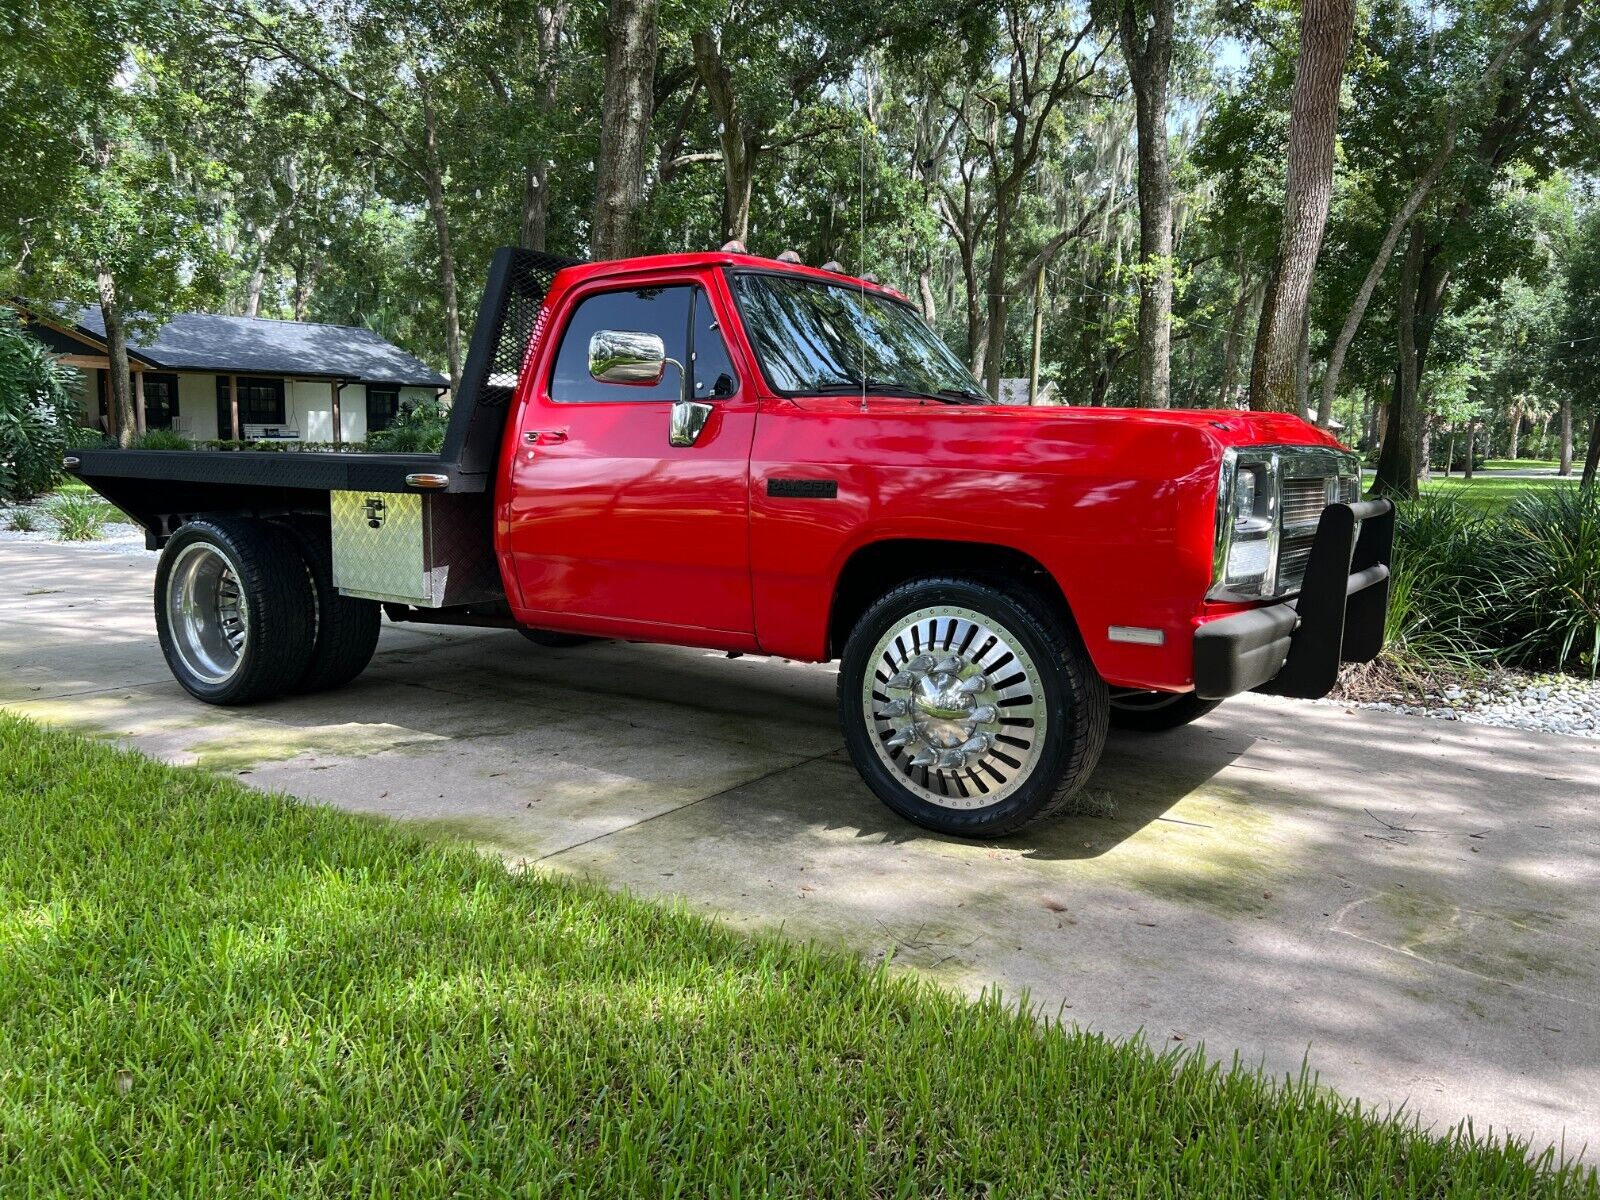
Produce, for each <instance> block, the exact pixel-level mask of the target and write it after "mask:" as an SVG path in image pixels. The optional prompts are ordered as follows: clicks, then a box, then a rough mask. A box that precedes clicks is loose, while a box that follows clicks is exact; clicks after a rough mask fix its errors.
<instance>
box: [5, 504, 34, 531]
mask: <svg viewBox="0 0 1600 1200" xmlns="http://www.w3.org/2000/svg"><path fill="white" fill-rule="evenodd" d="M6 528H7V529H9V530H11V532H13V533H32V532H33V531H34V530H35V529H37V528H39V518H38V517H37V516H35V515H34V512H33V509H31V508H14V509H12V510H11V515H10V516H8V517H7V518H6Z"/></svg>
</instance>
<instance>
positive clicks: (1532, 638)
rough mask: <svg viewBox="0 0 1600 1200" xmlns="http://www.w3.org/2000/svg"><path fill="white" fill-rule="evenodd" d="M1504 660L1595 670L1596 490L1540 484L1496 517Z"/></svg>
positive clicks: (1599, 595)
mask: <svg viewBox="0 0 1600 1200" xmlns="http://www.w3.org/2000/svg"><path fill="white" fill-rule="evenodd" d="M1499 524H1500V525H1501V527H1502V529H1501V537H1500V539H1498V540H1499V543H1500V544H1499V545H1498V547H1497V553H1496V557H1497V558H1498V560H1499V571H1498V579H1499V583H1500V591H1499V595H1498V597H1497V599H1498V600H1499V605H1500V607H1501V609H1502V619H1503V622H1504V627H1505V631H1506V632H1505V637H1506V639H1507V646H1506V658H1507V661H1510V662H1514V663H1519V664H1526V665H1530V666H1548V667H1554V668H1556V669H1558V670H1570V671H1585V672H1587V674H1588V675H1589V676H1590V677H1591V678H1593V677H1594V676H1595V675H1596V674H1597V673H1600V490H1596V489H1594V488H1589V489H1579V488H1542V489H1540V490H1538V491H1534V492H1529V493H1527V494H1526V495H1523V496H1519V497H1518V498H1517V499H1516V500H1515V501H1513V502H1512V503H1511V505H1510V506H1509V507H1507V508H1506V510H1505V512H1504V513H1503V514H1502V515H1501V517H1500V518H1499Z"/></svg>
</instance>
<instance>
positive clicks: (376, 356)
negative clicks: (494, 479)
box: [77, 305, 450, 388]
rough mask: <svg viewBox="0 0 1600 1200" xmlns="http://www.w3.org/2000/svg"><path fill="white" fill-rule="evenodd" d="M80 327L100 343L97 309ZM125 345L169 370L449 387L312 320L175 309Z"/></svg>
mask: <svg viewBox="0 0 1600 1200" xmlns="http://www.w3.org/2000/svg"><path fill="white" fill-rule="evenodd" d="M77 325H78V328H79V330H80V331H81V332H83V333H86V334H88V335H89V336H91V337H93V338H94V339H95V340H96V341H101V342H103V341H104V340H105V336H106V326H105V321H104V320H103V319H102V318H101V316H100V306H99V305H91V306H90V307H89V308H86V309H84V310H83V311H82V312H81V313H79V314H78V319H77ZM128 349H129V350H130V351H132V352H133V353H135V354H136V355H137V356H138V357H139V358H141V359H143V360H144V361H145V362H148V363H149V364H150V365H151V366H155V367H164V368H166V369H167V370H170V371H216V372H219V373H221V374H225V375H226V374H240V375H246V374H248V375H300V376H305V375H318V376H325V377H327V378H329V379H348V380H350V381H351V382H355V383H393V384H408V385H411V386H414V387H434V388H442V387H449V386H450V381H449V380H448V379H446V378H445V377H444V376H443V375H441V374H439V372H437V371H435V370H434V369H433V368H432V367H430V366H428V364H427V363H425V362H423V361H422V360H421V359H418V358H415V357H413V356H412V355H410V354H407V353H406V352H405V351H404V350H402V349H400V347H398V346H395V345H393V344H391V343H389V342H386V341H384V339H383V338H381V337H379V336H378V335H377V334H375V333H373V332H372V330H370V329H359V328H356V327H355V326H352V325H312V324H310V323H308V322H305V321H273V320H268V319H267V318H265V317H223V316H214V315H212V314H210V313H177V314H175V315H174V316H173V318H172V320H170V321H168V322H167V323H166V324H165V325H163V326H162V327H161V328H160V329H159V330H158V331H157V332H156V334H155V337H154V338H153V339H150V338H142V339H141V338H132V337H130V338H129V339H128Z"/></svg>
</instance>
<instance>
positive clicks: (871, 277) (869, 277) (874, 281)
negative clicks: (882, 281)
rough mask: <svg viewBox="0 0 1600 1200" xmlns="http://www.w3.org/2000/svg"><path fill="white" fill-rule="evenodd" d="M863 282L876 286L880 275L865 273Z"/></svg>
mask: <svg viewBox="0 0 1600 1200" xmlns="http://www.w3.org/2000/svg"><path fill="white" fill-rule="evenodd" d="M861 282H862V283H870V284H872V285H873V286H874V287H876V286H877V283H878V277H877V276H876V275H863V276H862V277H861Z"/></svg>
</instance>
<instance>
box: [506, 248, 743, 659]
mask: <svg viewBox="0 0 1600 1200" xmlns="http://www.w3.org/2000/svg"><path fill="white" fill-rule="evenodd" d="M720 288H721V280H720V279H718V278H717V277H715V276H714V275H707V276H703V277H702V276H686V277H682V278H671V277H669V278H662V277H660V276H651V277H649V278H648V279H647V280H639V281H635V282H619V280H618V279H616V278H609V279H604V280H595V281H593V282H592V283H591V284H589V285H588V286H587V287H584V288H582V289H581V290H580V291H578V292H577V293H575V294H574V295H573V296H572V297H571V298H570V299H569V300H567V302H566V303H565V304H563V305H562V309H563V311H564V312H565V313H566V314H567V319H566V322H565V325H564V326H562V327H560V328H558V329H557V330H556V331H555V334H556V337H557V338H558V339H559V340H558V343H557V345H556V350H555V354H554V356H553V359H552V358H550V357H546V358H545V359H544V361H543V363H542V364H541V367H540V370H539V372H538V374H537V375H536V376H535V379H534V383H533V385H532V393H531V395H530V396H529V398H528V400H527V401H526V403H525V405H524V408H523V412H522V419H521V428H519V429H517V430H516V435H517V438H518V441H517V445H516V447H515V452H514V458H513V460H512V463H513V465H512V468H511V473H510V480H509V487H508V490H507V502H506V503H505V504H504V505H503V507H502V510H501V512H502V517H503V519H504V520H505V521H506V527H505V530H504V536H505V539H506V541H505V546H506V549H507V550H508V552H509V554H510V556H511V560H512V570H513V572H514V576H515V579H516V581H517V584H518V587H519V590H520V592H521V601H522V605H523V607H524V610H525V611H524V612H523V613H522V614H521V615H522V618H523V619H524V620H526V621H528V622H529V623H530V624H539V623H540V621H541V619H542V618H541V617H540V615H539V614H546V617H547V618H548V619H544V623H545V624H548V625H551V626H553V627H555V628H565V629H574V628H577V629H585V630H590V631H594V632H609V633H612V634H616V635H620V636H627V635H628V634H629V633H630V631H631V632H634V633H636V634H637V635H638V636H641V637H643V636H651V635H652V634H654V635H655V636H665V637H667V638H668V639H670V638H671V637H672V635H673V631H674V630H682V631H685V634H687V633H688V631H693V630H700V631H709V633H702V634H700V635H693V636H692V637H691V638H690V640H696V641H701V642H704V643H705V644H710V645H726V646H728V648H737V647H742V646H746V645H752V644H753V639H754V630H755V621H754V617H753V615H752V605H751V598H750V553H749V550H750V547H749V521H750V503H749V482H748V480H749V471H750V445H751V440H752V438H753V436H754V432H755V416H756V400H755V389H754V388H753V387H750V386H749V385H748V384H747V383H743V382H742V381H741V379H740V373H739V372H738V370H736V368H735V366H734V364H733V361H732V359H731V358H730V356H729V352H728V348H727V342H726V340H725V339H724V337H723V334H722V318H721V313H722V312H723V311H726V310H725V309H722V308H721V306H722V305H725V304H727V303H728V302H727V300H726V298H725V297H723V296H718V297H717V298H716V299H715V300H714V299H713V292H714V291H720ZM641 334H642V335H653V337H655V338H659V339H660V343H659V347H657V349H659V350H662V351H664V357H665V359H667V360H670V361H668V362H667V363H666V365H665V367H664V370H663V372H662V374H661V376H660V378H659V379H658V380H650V379H649V378H648V371H645V372H643V375H644V377H643V378H641V377H640V376H641V372H639V371H637V370H635V371H633V372H632V373H631V374H632V377H631V378H629V379H627V381H619V380H617V379H614V378H613V379H602V378H598V377H597V374H596V372H597V371H598V373H599V374H601V375H610V376H616V375H619V374H620V375H622V376H628V375H629V374H630V371H629V370H628V368H626V367H624V368H623V369H622V370H621V371H618V370H616V369H615V368H614V367H613V368H611V369H607V368H605V367H598V368H596V369H595V370H591V367H592V366H593V365H594V364H592V363H591V350H592V349H594V350H595V352H596V353H597V354H599V355H601V356H602V360H603V361H604V362H608V363H614V362H616V361H617V359H616V354H615V353H614V351H615V350H616V349H617V348H618V347H620V348H621V349H622V350H624V351H629V352H631V351H634V350H637V349H638V348H639V347H640V346H652V345H654V343H652V342H651V341H650V340H649V337H646V338H644V339H642V340H641V339H640V338H639V336H638V335H641ZM597 335H598V338H597ZM678 401H695V402H697V403H698V404H701V405H709V414H707V413H706V412H705V410H704V409H703V408H702V409H699V410H698V412H697V413H691V414H689V415H690V416H691V417H701V418H703V419H704V423H703V425H701V426H700V427H699V428H697V429H696V430H694V431H693V436H692V438H690V437H689V436H688V434H689V432H690V431H688V430H687V429H680V430H679V436H678V438H677V439H676V440H677V441H679V442H685V443H686V444H677V445H675V444H673V441H674V439H673V438H671V436H670V435H671V433H672V429H673V418H674V411H673V409H674V402H678ZM688 408H689V406H688V405H687V404H685V405H684V406H683V408H682V409H680V413H679V416H680V417H682V416H683V415H684V414H685V412H686V411H687V410H688ZM689 424H698V421H697V420H691V421H690V422H689Z"/></svg>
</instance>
